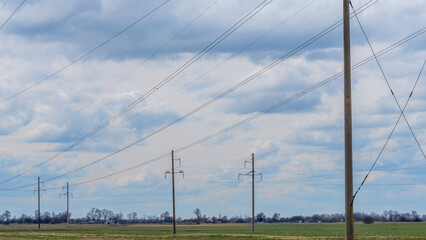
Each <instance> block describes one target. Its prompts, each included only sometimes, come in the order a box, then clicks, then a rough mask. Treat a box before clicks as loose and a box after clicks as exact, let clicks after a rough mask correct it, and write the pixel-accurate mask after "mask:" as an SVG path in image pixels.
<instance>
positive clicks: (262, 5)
mask: <svg viewBox="0 0 426 240" xmlns="http://www.w3.org/2000/svg"><path fill="white" fill-rule="evenodd" d="M267 1H268V0H264V1H263V2H261V3H260V4H259V5H258V6H256V7H255V8H254V9H253V10H251V11H250V12H249V13H247V14H246V15H245V16H244V17H243V18H241V19H240V20H239V21H238V22H237V23H235V24H234V25H233V26H232V27H230V28H229V29H228V30H226V31H225V32H224V33H223V34H222V35H220V36H219V37H218V38H216V39H215V40H214V41H213V42H211V43H210V44H209V45H208V46H207V47H205V48H204V49H203V50H201V51H200V52H199V53H198V54H196V55H195V56H193V57H192V58H191V59H190V60H188V61H187V62H186V63H185V64H183V65H182V66H181V67H179V68H178V69H177V70H175V71H174V72H173V73H172V74H170V75H169V76H168V77H166V78H165V79H163V80H162V81H161V82H160V83H158V84H157V85H156V86H155V87H154V88H152V89H151V90H149V91H148V92H147V93H145V94H144V95H142V96H141V97H139V98H138V99H137V100H136V101H134V102H132V103H131V104H130V105H128V106H127V107H125V108H124V109H123V110H121V111H120V112H118V113H117V114H115V115H114V116H113V117H111V118H110V119H109V120H107V121H106V122H104V123H103V124H101V125H100V126H98V127H97V128H95V129H94V130H93V131H91V132H90V133H88V134H87V135H85V136H84V137H82V138H80V139H79V140H77V141H76V142H74V143H73V144H71V145H69V146H68V147H66V148H64V149H62V150H61V151H59V152H57V153H56V154H54V155H52V156H51V157H49V158H47V159H46V160H44V161H42V162H40V163H39V164H37V165H35V166H33V167H31V168H29V169H27V170H25V171H23V172H21V173H19V174H17V175H15V176H13V177H11V178H8V179H6V180H3V181H1V182H0V184H3V183H5V182H8V181H11V180H13V179H15V178H18V177H20V176H22V175H24V174H26V173H28V172H31V171H32V170H34V169H36V168H37V167H40V166H42V165H44V164H46V163H47V162H50V161H52V160H54V159H56V158H57V157H59V156H61V155H62V154H64V153H65V152H68V151H70V150H71V149H73V148H74V147H75V146H77V145H79V144H80V143H82V142H84V141H85V140H86V139H88V138H90V137H91V136H93V135H95V134H96V133H97V132H99V131H101V130H102V129H104V128H105V127H106V126H108V125H109V124H110V123H111V122H113V121H115V120H116V119H118V118H120V117H121V116H122V115H123V114H125V113H126V112H128V111H130V109H132V108H133V107H135V106H136V105H138V104H139V103H140V102H142V101H143V100H145V99H146V98H147V97H149V96H150V95H152V94H153V93H154V92H156V91H157V90H159V89H160V88H161V87H163V86H164V85H165V84H167V83H168V82H170V81H171V80H172V79H174V78H175V77H176V76H178V74H180V73H181V72H183V71H184V70H185V69H187V68H188V67H189V66H191V65H192V64H194V63H195V62H196V61H197V60H198V59H200V58H201V57H202V56H204V55H205V54H206V53H208V52H209V51H210V50H211V49H213V48H214V47H215V46H217V45H218V44H219V43H221V42H222V41H223V40H225V39H226V38H227V37H228V36H229V35H231V34H232V33H233V32H235V31H236V30H237V29H239V28H240V27H241V26H243V25H244V24H245V23H246V22H247V21H249V20H250V19H251V18H253V17H254V16H255V15H256V14H257V13H259V12H260V11H261V10H263V9H264V8H265V7H266V6H268V5H269V4H270V3H271V2H272V0H269V2H267ZM163 5H164V3H163ZM135 144H136V143H135ZM133 145H134V144H133ZM119 152H121V151H119ZM115 153H117V152H115ZM115 153H114V154H115ZM89 165H91V164H89Z"/></svg>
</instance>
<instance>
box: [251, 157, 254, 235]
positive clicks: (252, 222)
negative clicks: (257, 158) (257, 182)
mask: <svg viewBox="0 0 426 240" xmlns="http://www.w3.org/2000/svg"><path fill="white" fill-rule="evenodd" d="M251 232H253V233H254V153H252V154H251Z"/></svg>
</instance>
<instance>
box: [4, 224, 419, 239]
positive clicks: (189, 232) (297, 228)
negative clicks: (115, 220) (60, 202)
mask: <svg viewBox="0 0 426 240" xmlns="http://www.w3.org/2000/svg"><path fill="white" fill-rule="evenodd" d="M344 227H345V226H344V224H340V223H339V224H259V225H257V226H256V233H255V234H251V226H250V225H248V224H222V225H200V226H196V225H178V226H177V233H178V234H177V235H176V236H173V234H172V226H171V225H118V226H106V225H71V226H70V227H66V226H64V225H42V229H41V230H37V225H10V226H1V227H0V239H344ZM355 236H356V239H426V223H375V224H370V225H366V224H356V225H355Z"/></svg>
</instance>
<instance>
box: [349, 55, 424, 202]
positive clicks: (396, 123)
mask: <svg viewBox="0 0 426 240" xmlns="http://www.w3.org/2000/svg"><path fill="white" fill-rule="evenodd" d="M425 64H426V60H425V61H424V62H423V66H422V68H421V70H420V73H419V75H418V76H417V79H416V82H415V83H414V86H413V88H412V89H411V92H410V95H409V96H408V98H407V101H406V102H405V105H404V107H403V108H402V111H401V113H400V114H399V117H398V119H397V121H396V122H395V124H394V126H393V128H392V131H391V132H390V134H389V136H388V137H387V139H386V141H385V144H384V145H383V147H382V149H381V150H380V152H379V154H378V155H377V157H376V160H375V161H374V163H373V165H372V166H371V168H370V170H369V171H368V172H367V174H366V175H365V177H364V179H363V180H362V182H361V184H360V185H359V187H358V189H357V190H356V191H355V194H354V195H353V197H352V203H351V204H353V201H354V200H355V198H356V196H357V194H358V192H359V190H361V188H362V185H364V183H365V181H367V178H368V176H369V175H370V173H371V171H373V168H374V167H375V166H376V164H377V162H378V161H379V159H380V157H381V156H382V153H383V151H384V150H385V148H386V146H387V145H388V142H389V140H390V138H391V137H392V135H393V133H394V131H395V129H396V127H397V126H398V123H399V121H400V120H401V117H402V115H403V114H404V111H405V108H406V107H407V105H408V102H409V101H410V100H411V97H412V96H413V93H414V90H415V89H416V86H417V83H418V82H419V79H420V77H421V75H422V72H423V69H424V67H425Z"/></svg>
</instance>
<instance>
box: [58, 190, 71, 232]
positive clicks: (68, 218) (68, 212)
mask: <svg viewBox="0 0 426 240" xmlns="http://www.w3.org/2000/svg"><path fill="white" fill-rule="evenodd" d="M62 195H64V196H67V227H69V224H70V188H69V183H67V192H66V193H61V194H59V198H61V196H62ZM71 196H72V194H71Z"/></svg>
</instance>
